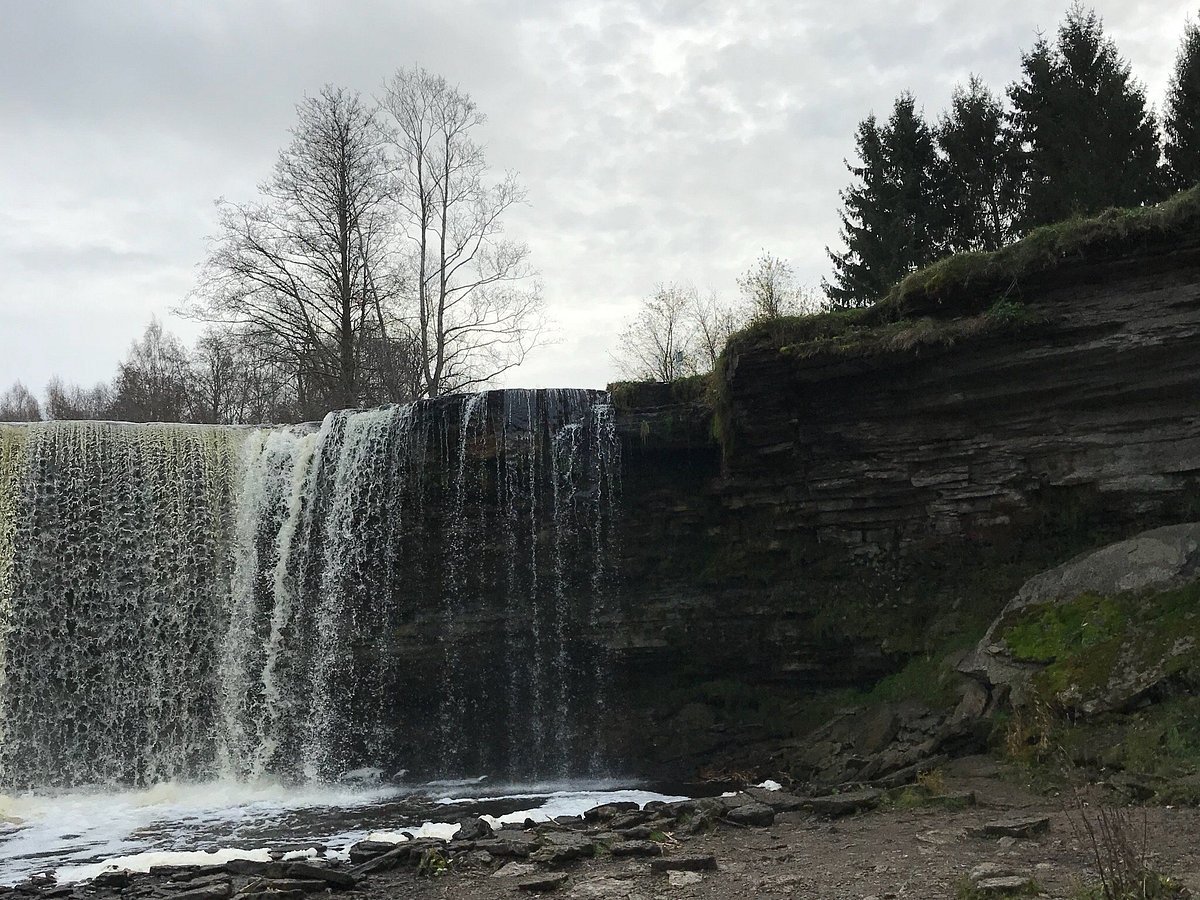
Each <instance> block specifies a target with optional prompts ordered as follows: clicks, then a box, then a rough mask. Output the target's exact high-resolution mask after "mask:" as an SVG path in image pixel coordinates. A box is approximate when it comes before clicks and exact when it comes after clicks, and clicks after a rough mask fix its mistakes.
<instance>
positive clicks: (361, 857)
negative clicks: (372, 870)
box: [350, 841, 396, 865]
mask: <svg viewBox="0 0 1200 900" xmlns="http://www.w3.org/2000/svg"><path fill="white" fill-rule="evenodd" d="M394 849H396V845H395V844H394V843H393V842H391V841H359V842H358V843H357V844H353V845H351V847H350V863H351V864H352V865H358V864H359V863H364V862H366V861H367V860H369V859H374V858H375V857H377V856H382V855H383V854H384V853H387V852H388V851H389V850H394Z"/></svg>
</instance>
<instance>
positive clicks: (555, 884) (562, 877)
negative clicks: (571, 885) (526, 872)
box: [517, 872, 567, 893]
mask: <svg viewBox="0 0 1200 900" xmlns="http://www.w3.org/2000/svg"><path fill="white" fill-rule="evenodd" d="M566 883H567V873H566V872H552V873H549V874H546V875H539V876H537V877H535V878H526V879H525V880H524V881H518V882H517V888H518V890H522V891H534V892H535V893H542V892H544V891H556V890H558V889H559V888H560V887H562V886H563V885H564V884H566Z"/></svg>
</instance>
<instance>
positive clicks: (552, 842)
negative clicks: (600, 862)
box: [529, 832, 596, 866]
mask: <svg viewBox="0 0 1200 900" xmlns="http://www.w3.org/2000/svg"><path fill="white" fill-rule="evenodd" d="M542 840H543V844H542V846H541V847H540V848H538V849H537V850H535V851H534V852H532V853H530V854H529V859H530V861H531V862H537V863H543V864H545V865H548V866H560V865H562V864H563V863H566V862H570V861H571V860H574V859H581V858H582V857H585V856H592V855H593V854H594V853H595V849H596V843H595V841H593V840H591V839H589V838H586V837H584V836H583V835H580V834H574V833H572V832H549V833H547V834H544V835H543V836H542Z"/></svg>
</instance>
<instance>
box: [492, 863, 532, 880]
mask: <svg viewBox="0 0 1200 900" xmlns="http://www.w3.org/2000/svg"><path fill="white" fill-rule="evenodd" d="M536 871H537V866H535V865H534V864H533V863H522V862H510V863H505V864H504V865H502V866H501V867H500V868H499V869H497V870H496V871H495V872H493V873H492V877H493V878H525V877H527V876H529V875H532V874H533V873H534V872H536Z"/></svg>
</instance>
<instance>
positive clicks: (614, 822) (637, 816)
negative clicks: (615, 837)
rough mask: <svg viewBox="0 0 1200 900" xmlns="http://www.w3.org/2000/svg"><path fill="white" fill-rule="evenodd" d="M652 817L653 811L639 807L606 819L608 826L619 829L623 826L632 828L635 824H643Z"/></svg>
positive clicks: (615, 829) (614, 829)
mask: <svg viewBox="0 0 1200 900" xmlns="http://www.w3.org/2000/svg"><path fill="white" fill-rule="evenodd" d="M653 818H654V812H653V811H651V810H645V809H639V810H630V811H629V812H623V813H618V814H617V815H615V816H613V817H612V818H611V819H610V820H609V821H608V827H609V828H611V829H612V830H613V831H621V830H622V829H624V828H633V827H634V826H636V825H645V824H646V823H647V822H649V821H650V820H651V819H653Z"/></svg>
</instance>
